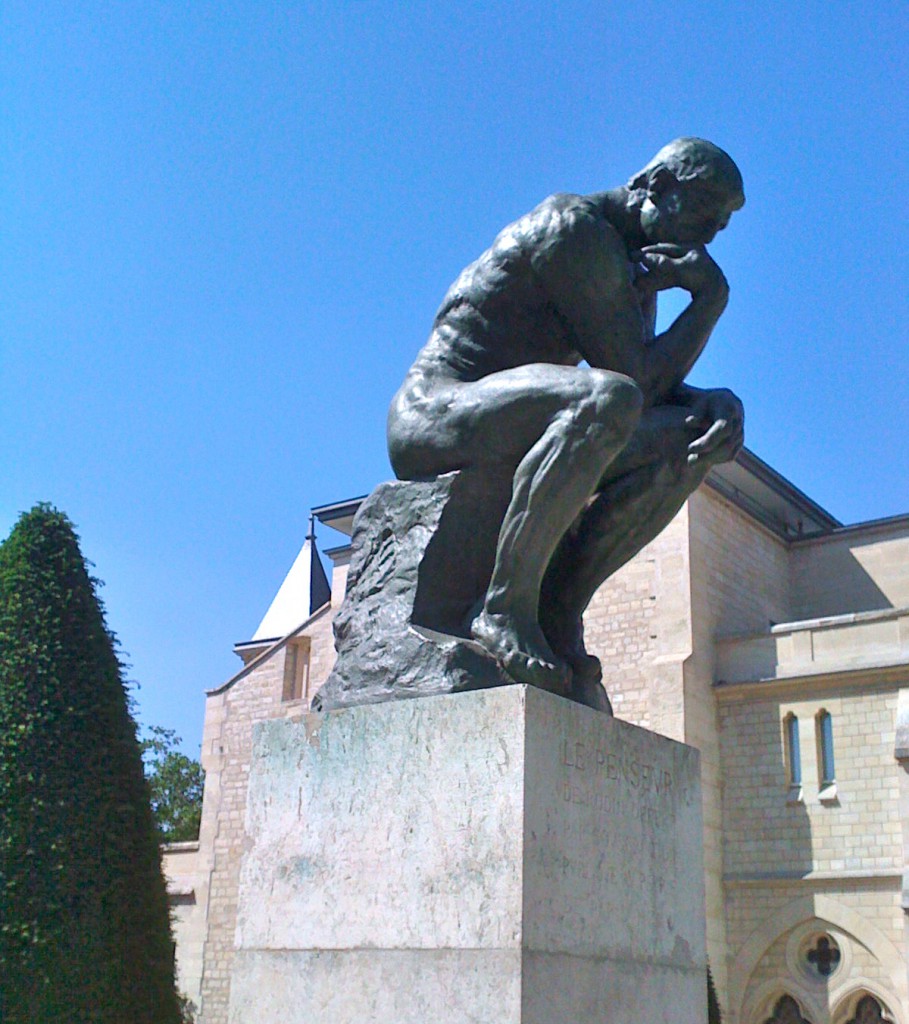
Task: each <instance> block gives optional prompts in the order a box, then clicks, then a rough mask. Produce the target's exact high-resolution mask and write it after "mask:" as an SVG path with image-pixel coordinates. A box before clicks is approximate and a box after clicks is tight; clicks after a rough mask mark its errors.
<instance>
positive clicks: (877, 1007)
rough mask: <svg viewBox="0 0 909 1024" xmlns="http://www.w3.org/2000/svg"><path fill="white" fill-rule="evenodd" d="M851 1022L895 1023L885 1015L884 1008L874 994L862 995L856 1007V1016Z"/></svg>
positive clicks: (854, 1023)
mask: <svg viewBox="0 0 909 1024" xmlns="http://www.w3.org/2000/svg"><path fill="white" fill-rule="evenodd" d="M849 1024H893V1022H892V1021H891V1020H890V1018H889V1017H885V1016H884V1008H883V1007H882V1006H881V1004H880V1003H879V1002H878V1001H877V1000H876V999H875V998H874V996H862V998H861V999H860V1000H859V1001H858V1005H857V1006H856V1008H855V1016H854V1017H853V1018H852V1019H851V1020H850V1021H849Z"/></svg>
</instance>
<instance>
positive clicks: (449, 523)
mask: <svg viewBox="0 0 909 1024" xmlns="http://www.w3.org/2000/svg"><path fill="white" fill-rule="evenodd" d="M510 488H511V478H510V476H508V475H506V476H503V478H502V481H501V487H498V488H496V487H491V486H490V481H489V479H488V477H487V478H486V479H484V480H483V481H482V482H481V481H480V480H479V479H478V478H477V477H476V476H475V475H472V474H471V473H470V471H462V472H459V473H447V474H446V475H444V476H441V477H437V478H436V479H434V480H429V481H417V482H404V481H395V482H393V483H386V484H382V485H381V486H379V487H377V488H376V490H375V491H373V493H372V494H371V495H370V496H369V498H368V499H367V500H366V501H365V502H364V503H363V505H362V506H361V507H360V510H359V512H358V513H357V518H356V521H355V524H354V532H353V538H352V548H353V550H352V553H351V564H350V574H349V575H348V578H347V594H346V597H345V600H344V604H343V605H342V607H341V609H340V611H339V612H338V615H337V617H336V618H335V624H334V630H335V647H336V648H337V652H338V659H337V661H336V663H335V667H334V670H333V671H332V674H331V676H330V677H329V678H328V680H327V681H326V683H325V685H324V686H323V687H322V688H321V689H320V691H319V693H318V695H317V696H316V699H315V701H314V705H313V706H314V707H315V708H316V709H317V710H324V711H327V710H330V709H332V708H339V707H349V706H352V705H356V704H370V703H377V702H380V701H386V700H397V699H400V698H402V697H425V696H429V695H431V694H437V693H455V692H459V691H462V690H476V689H482V688H485V687H490V686H503V685H506V684H510V683H514V680H513V679H512V678H511V677H510V676H508V675H507V674H506V673H505V672H504V671H503V670H502V669H501V668H500V667H499V666H498V665H497V664H496V662H495V661H494V660H493V658H492V657H490V655H489V654H487V653H486V652H485V651H484V650H483V649H482V648H481V647H480V646H479V645H478V644H476V643H474V642H473V641H472V640H471V639H470V631H469V626H470V620H471V619H472V617H473V615H474V614H475V613H476V611H477V610H478V609H479V606H480V604H481V603H482V600H483V596H484V595H485V593H486V587H487V585H488V583H489V577H490V574H491V572H492V565H493V561H494V559H495V539H496V531H497V527H495V529H494V528H493V527H494V526H495V523H496V522H499V521H501V518H502V514H503V512H504V506H505V505H507V503H508V495H509V493H510Z"/></svg>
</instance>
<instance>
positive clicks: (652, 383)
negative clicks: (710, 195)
mask: <svg viewBox="0 0 909 1024" xmlns="http://www.w3.org/2000/svg"><path fill="white" fill-rule="evenodd" d="M641 260H642V262H643V264H644V266H645V267H646V268H647V269H648V271H649V274H648V276H647V277H646V278H645V279H644V281H643V282H642V283H641V287H642V289H643V290H644V291H650V292H654V291H662V290H665V289H667V288H682V289H684V290H685V291H687V292H688V293H689V294H690V295H691V302H690V304H689V305H688V306H687V308H686V309H684V310H682V312H681V313H680V314H679V316H678V317H677V318H676V319H675V321H674V322H673V324H672V325H671V326H670V327H669V328H668V329H667V330H665V331H664V332H663V333H662V334H660V335H657V337H655V338H654V339H653V341H651V342H650V343H649V344H648V345H646V346H645V349H644V352H645V355H644V365H643V369H642V374H641V378H640V380H639V381H638V383H639V384H640V385H641V387H642V388H643V389H644V392H645V394H646V395H647V396H648V398H649V399H650V401H651V402H658V401H660V400H662V399H665V398H667V397H668V396H670V395H671V394H672V393H673V392H674V391H675V390H676V389H677V388H679V386H680V385H681V384H682V383H683V381H684V380H685V377H686V376H687V375H688V372H689V371H690V370H691V367H692V366H693V365H694V364H695V362H696V361H697V358H698V356H699V355H700V354H701V352H702V351H703V349H704V346H705V345H706V344H707V340H708V338H709V337H710V334H711V332H712V331H713V328H714V327H715V326H716V322H717V320H719V318H720V316H721V315H722V313H723V310H724V309H725V308H726V303H727V301H728V299H729V286H728V284H727V283H726V278H725V277H724V276H723V272H722V271H721V270H720V268H719V267H718V266H717V265H716V263H714V261H713V260H712V259H711V258H710V256H709V255H708V253H707V250H706V249H704V248H703V247H702V248H698V249H690V250H686V249H682V248H680V247H679V246H675V245H653V246H648V247H647V248H645V249H644V250H642V254H641Z"/></svg>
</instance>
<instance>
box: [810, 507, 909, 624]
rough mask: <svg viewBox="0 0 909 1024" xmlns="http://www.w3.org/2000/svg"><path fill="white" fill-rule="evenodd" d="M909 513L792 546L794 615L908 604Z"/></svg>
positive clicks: (838, 612)
mask: <svg viewBox="0 0 909 1024" xmlns="http://www.w3.org/2000/svg"><path fill="white" fill-rule="evenodd" d="M907 565H909V519H907V517H904V516H901V517H900V518H899V519H895V520H892V521H889V522H885V523H881V524H877V525H869V526H863V527H861V528H856V527H853V528H850V529H848V530H844V531H842V532H841V533H836V534H834V535H832V536H830V537H824V538H818V539H817V540H810V541H800V542H798V543H796V544H794V545H793V548H792V596H793V608H792V611H793V615H792V617H793V618H795V619H811V618H816V617H819V616H822V615H842V614H846V613H849V612H864V611H873V610H876V609H879V608H905V607H909V572H907V571H906V566H907Z"/></svg>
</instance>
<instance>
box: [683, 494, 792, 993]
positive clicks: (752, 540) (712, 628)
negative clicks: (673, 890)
mask: <svg viewBox="0 0 909 1024" xmlns="http://www.w3.org/2000/svg"><path fill="white" fill-rule="evenodd" d="M689 508H690V538H691V540H690V543H691V556H690V560H691V572H690V578H691V583H690V586H691V605H692V612H691V620H692V627H691V628H692V635H693V645H692V646H693V654H692V657H691V658H690V659H689V660H688V662H687V663H686V665H685V707H684V720H685V736H684V738H685V741H686V742H687V743H690V744H692V745H693V746H695V747H697V748H698V749H699V750H700V751H701V783H702V786H703V792H704V866H705V873H706V883H707V948H708V954H709V956H710V961H711V964H712V968H713V973H714V980H715V982H716V986H717V993H718V995H719V998H720V1002H721V1005H722V1006H723V1007H724V1009H725V1007H726V1006H727V1005H728V979H727V972H726V951H727V936H726V914H725V907H724V895H723V888H722V876H723V829H724V821H723V805H722V789H723V763H722V758H721V754H720V744H719V725H718V721H717V714H716V701H715V695H714V685H713V684H714V682H715V680H716V663H715V662H716V639H717V637H719V636H724V635H728V634H734V633H741V632H754V631H758V630H761V631H763V630H765V629H767V628H768V626H769V624H770V622H771V621H780V620H782V619H785V618H787V617H788V614H789V572H788V553H787V548H786V545H785V544H784V543H783V542H782V541H781V540H779V539H778V538H777V537H776V536H775V535H773V534H772V533H770V531H769V530H766V529H765V528H764V527H762V526H761V525H760V524H758V523H756V522H755V521H754V520H753V519H752V518H751V517H750V516H747V515H746V514H745V513H744V512H742V511H741V510H740V509H739V508H738V507H737V506H735V505H733V504H732V503H731V502H729V501H728V500H726V499H725V498H723V497H721V496H720V495H719V494H718V493H717V492H716V491H714V490H712V489H711V488H709V487H702V488H701V489H700V490H699V491H697V493H696V494H694V495H693V496H692V498H691V500H690V502H689Z"/></svg>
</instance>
